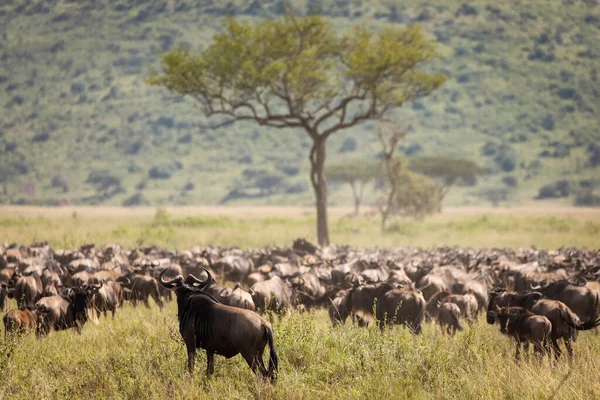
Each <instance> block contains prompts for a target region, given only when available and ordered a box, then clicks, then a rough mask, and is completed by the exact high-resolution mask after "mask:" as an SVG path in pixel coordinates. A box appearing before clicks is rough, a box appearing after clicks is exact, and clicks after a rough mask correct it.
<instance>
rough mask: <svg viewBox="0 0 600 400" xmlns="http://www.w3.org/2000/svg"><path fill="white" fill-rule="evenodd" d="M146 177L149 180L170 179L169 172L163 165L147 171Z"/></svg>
mask: <svg viewBox="0 0 600 400" xmlns="http://www.w3.org/2000/svg"><path fill="white" fill-rule="evenodd" d="M148 176H149V177H150V178H151V179H169V178H170V177H171V171H169V168H168V167H166V166H164V165H161V166H154V167H152V168H150V170H149V171H148Z"/></svg>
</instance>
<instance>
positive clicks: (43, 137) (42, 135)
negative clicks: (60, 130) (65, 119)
mask: <svg viewBox="0 0 600 400" xmlns="http://www.w3.org/2000/svg"><path fill="white" fill-rule="evenodd" d="M48 140H50V133H48V132H47V131H42V132H39V133H36V134H35V135H34V136H33V137H32V138H31V142H32V143H42V142H46V141H48Z"/></svg>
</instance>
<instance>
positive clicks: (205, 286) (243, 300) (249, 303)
mask: <svg viewBox="0 0 600 400" xmlns="http://www.w3.org/2000/svg"><path fill="white" fill-rule="evenodd" d="M204 272H206V275H207V278H206V280H205V281H201V280H200V279H197V278H196V277H195V276H194V275H191V274H190V275H188V276H187V278H186V282H185V283H187V284H189V285H195V284H198V285H200V286H202V291H203V292H205V293H208V294H210V295H211V296H212V297H214V298H215V299H216V300H217V301H218V302H219V303H221V304H225V305H227V306H231V307H237V308H244V309H246V310H251V311H254V310H255V309H256V307H255V306H254V301H253V300H252V296H251V295H250V293H249V292H246V291H245V290H244V289H242V286H241V285H240V284H239V283H237V284H236V285H235V287H234V288H233V289H231V288H228V287H226V286H222V285H219V284H218V283H217V281H215V279H214V278H213V276H212V274H211V273H210V271H209V270H207V269H206V268H204ZM165 275H166V273H165ZM194 279H197V280H194Z"/></svg>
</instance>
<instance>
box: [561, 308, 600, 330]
mask: <svg viewBox="0 0 600 400" xmlns="http://www.w3.org/2000/svg"><path fill="white" fill-rule="evenodd" d="M560 316H561V318H562V320H563V321H564V323H565V324H567V325H569V326H570V327H571V328H575V329H577V330H578V331H587V330H589V329H594V328H595V327H597V326H600V316H598V315H596V317H595V318H592V319H590V320H589V321H585V322H583V323H582V322H581V321H580V320H579V318H578V317H577V316H576V315H575V314H574V313H573V312H572V311H570V310H563V312H561V314H560Z"/></svg>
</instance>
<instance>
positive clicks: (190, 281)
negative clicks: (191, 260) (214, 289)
mask: <svg viewBox="0 0 600 400" xmlns="http://www.w3.org/2000/svg"><path fill="white" fill-rule="evenodd" d="M202 269H203V270H204V271H205V272H206V275H208V277H207V278H206V280H205V281H202V280H200V279H198V278H196V277H195V276H194V275H193V274H188V276H187V277H186V278H185V282H186V283H188V284H192V285H193V284H194V283H197V284H198V285H200V286H206V285H209V284H210V283H211V282H213V281H214V279H213V276H212V274H211V273H210V271H209V270H208V269H206V268H204V267H203V268H202Z"/></svg>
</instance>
